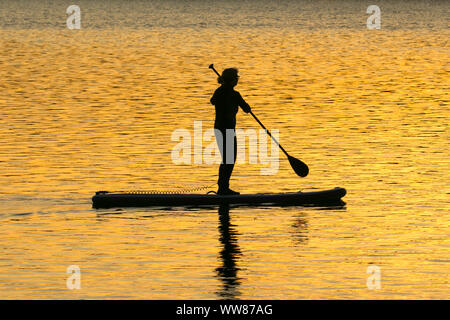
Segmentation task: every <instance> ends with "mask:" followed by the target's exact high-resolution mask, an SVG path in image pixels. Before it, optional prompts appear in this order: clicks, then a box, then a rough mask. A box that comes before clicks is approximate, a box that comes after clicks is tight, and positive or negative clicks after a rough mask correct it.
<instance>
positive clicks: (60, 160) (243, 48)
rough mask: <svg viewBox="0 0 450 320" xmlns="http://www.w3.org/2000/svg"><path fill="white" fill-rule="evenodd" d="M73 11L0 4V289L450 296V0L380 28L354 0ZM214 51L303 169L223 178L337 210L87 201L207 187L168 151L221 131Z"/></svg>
mask: <svg viewBox="0 0 450 320" xmlns="http://www.w3.org/2000/svg"><path fill="white" fill-rule="evenodd" d="M77 4H78V5H79V6H80V7H81V12H82V20H81V21H82V29H81V30H68V29H67V28H66V17H67V15H66V13H65V11H66V8H67V6H68V4H67V2H66V1H45V2H42V1H14V2H13V1H0V79H1V81H0V104H1V108H0V142H1V143H0V165H1V168H2V169H1V175H0V197H1V198H0V201H1V211H0V221H1V223H2V227H1V229H0V239H1V240H0V241H1V249H0V298H3V299H13V298H19V299H24V298H26V299H41V298H44V299H48V298H58V299H78V298H83V299H90V298H101V299H102V298H108V299H109V298H126V299H128V298H135V299H141V298H145V299H173V298H177V299H178V298H181V299H220V298H237V299H263V298H264V299H266V298H273V299H309V298H314V299H316V298H318V299H322V298H327V299H336V298H337V299H342V298H350V299H366V298H370V299H372V298H373V299H386V298H388V299H390V298H400V299H404V298H406V299H410V298H416V299H422V298H431V299H439V298H441V299H442V298H448V296H449V278H450V277H449V274H448V270H449V262H450V257H449V253H450V250H449V249H450V241H449V239H448V235H449V233H450V222H449V209H450V197H449V195H450V183H449V181H450V174H449V165H450V160H449V152H448V145H449V138H450V134H449V129H448V118H449V115H450V112H449V94H448V93H449V91H450V90H449V82H450V81H449V80H450V76H449V72H450V67H449V44H448V39H449V36H450V32H449V28H448V26H449V19H448V16H449V13H450V6H449V4H448V2H445V1H442V2H425V1H417V2H414V1H408V2H407V3H406V2H395V1H389V2H383V1H377V4H378V5H379V6H380V7H381V13H382V17H381V18H382V21H381V22H382V28H381V30H368V29H367V27H366V19H367V17H368V16H369V15H368V14H366V9H367V5H366V4H362V3H361V2H359V1H283V2H282V3H281V4H276V3H275V2H274V3H272V2H269V1H267V2H263V1H258V2H256V1H229V2H214V3H212V2H209V1H208V2H207V1H194V2H192V1H176V2H175V1H160V2H153V1H152V2H151V3H150V2H146V1H95V2H94V1H78V2H77ZM212 62H214V63H215V65H216V66H217V67H218V68H219V69H220V70H221V69H223V68H224V67H229V66H236V67H238V68H239V70H240V75H241V80H240V83H239V85H238V87H237V90H239V91H240V92H241V93H242V95H243V96H244V97H245V99H246V100H247V101H248V102H249V103H250V105H251V106H252V108H253V111H254V113H255V114H256V115H258V117H259V118H260V119H261V121H262V122H263V123H264V124H265V125H266V126H267V127H269V128H271V129H278V130H280V141H281V143H282V145H283V146H284V147H285V148H286V149H287V150H288V152H289V153H291V154H292V155H294V156H297V157H299V158H301V159H302V160H304V161H305V162H306V163H308V164H309V166H310V170H311V172H310V175H309V176H308V177H307V178H304V179H301V178H298V177H296V176H295V174H294V173H293V172H292V170H291V168H290V167H289V164H288V163H287V161H285V160H284V159H281V162H280V167H279V171H278V173H276V174H275V175H271V176H262V175H260V169H261V167H262V166H264V165H263V164H248V163H247V164H239V165H237V166H236V168H235V171H234V174H233V178H232V187H233V188H235V189H237V190H239V191H241V192H245V193H248V192H279V191H296V190H300V189H301V190H310V189H327V188H332V187H335V186H340V187H345V188H346V189H347V190H348V195H347V196H346V197H345V200H346V202H347V205H346V207H344V208H332V209H326V210H324V209H320V208H319V209H318V208H301V207H290V208H278V207H260V208H245V207H238V208H231V209H230V210H229V212H228V211H227V210H225V209H223V208H222V209H220V211H219V208H202V209H185V208H178V209H171V210H169V209H164V208H159V209H152V208H140V209H135V208H134V209H133V208H132V209H129V208H127V209H117V210H116V209H108V210H94V209H92V208H91V197H92V195H93V194H94V192H95V191H97V190H172V189H175V190H177V188H178V189H179V188H194V187H200V186H208V185H212V184H214V183H215V181H216V173H217V166H215V165H207V164H191V165H176V164H174V163H173V162H172V160H171V151H172V149H173V148H174V146H175V145H176V143H177V142H174V141H171V134H172V132H173V131H174V130H176V129H180V128H185V129H188V130H189V131H191V132H193V125H194V120H202V121H203V127H204V129H206V128H209V127H211V126H212V124H213V116H214V115H213V109H212V106H211V105H210V104H209V98H210V96H211V94H212V92H213V91H214V89H215V88H216V85H217V83H216V81H215V77H214V74H212V72H211V71H210V70H209V69H208V68H207V66H208V65H209V64H210V63H212ZM238 126H239V127H240V128H245V129H248V128H253V129H258V125H257V124H256V123H255V121H254V120H252V118H251V117H249V116H248V115H245V114H244V113H242V112H240V113H239V114H238ZM280 156H281V155H280ZM70 265H78V266H79V267H80V269H81V276H82V280H81V289H80V290H69V289H67V287H66V279H67V277H68V276H69V274H67V273H66V270H67V267H68V266H70ZM370 265H376V266H378V267H380V268H381V288H380V289H377V290H369V289H368V288H367V286H366V280H367V277H368V276H369V275H368V274H367V273H366V270H367V267H368V266H370Z"/></svg>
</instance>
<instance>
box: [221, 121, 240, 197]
mask: <svg viewBox="0 0 450 320" xmlns="http://www.w3.org/2000/svg"><path fill="white" fill-rule="evenodd" d="M220 133H221V134H218V132H216V140H217V144H218V146H219V150H220V154H221V155H222V163H221V164H220V167H219V179H218V182H217V184H218V185H219V191H228V190H229V189H230V178H231V174H232V173H233V169H234V163H235V162H236V152H237V139H236V133H235V131H234V130H232V129H231V130H230V129H228V134H227V132H226V130H220ZM220 135H222V137H220ZM220 138H221V139H220ZM220 140H221V141H220ZM220 142H222V143H220ZM230 153H233V154H230ZM227 156H228V158H229V159H227Z"/></svg>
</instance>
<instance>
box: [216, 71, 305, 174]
mask: <svg viewBox="0 0 450 320" xmlns="http://www.w3.org/2000/svg"><path fill="white" fill-rule="evenodd" d="M209 68H210V69H212V70H213V71H214V72H215V73H216V74H217V75H218V76H219V77H220V74H219V73H218V72H217V70H216V69H214V65H213V64H210V65H209ZM250 114H251V115H252V116H253V118H255V120H256V121H257V122H258V123H259V125H260V126H261V127H262V128H263V129H264V130H266V132H267V134H268V135H269V136H270V137H271V138H272V140H273V141H275V143H276V144H277V145H278V146H279V147H280V149H281V151H283V153H284V154H285V155H286V156H287V158H288V160H289V163H290V164H291V167H292V169H293V170H294V171H295V173H296V174H297V175H298V176H300V177H306V176H307V175H308V173H309V168H308V166H307V165H306V164H305V163H304V162H303V161H301V160H299V159H297V158H294V157H292V156H290V155H289V154H288V153H287V152H286V150H284V148H283V147H282V146H281V144H280V143H279V142H278V141H277V140H276V139H275V138H274V137H273V136H272V134H271V133H270V131H269V130H267V129H266V127H265V126H264V125H263V124H262V123H261V121H259V119H258V118H257V117H256V116H255V115H254V114H253V112H252V111H250Z"/></svg>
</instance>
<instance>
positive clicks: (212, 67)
mask: <svg viewBox="0 0 450 320" xmlns="http://www.w3.org/2000/svg"><path fill="white" fill-rule="evenodd" d="M209 68H210V69H212V70H213V71H214V72H215V73H216V74H217V75H218V76H219V77H220V74H219V73H218V72H217V70H216V69H214V66H213V65H212V64H211V65H210V66H209ZM250 114H251V115H252V117H253V118H255V120H256V122H258V123H259V125H260V126H261V127H262V128H263V129H264V130H266V132H267V134H268V135H269V137H271V138H272V140H273V141H275V143H276V144H277V145H278V146H279V147H280V149H281V151H283V153H284V154H285V155H286V156H287V157H290V156H289V154H288V153H287V152H286V150H284V148H283V147H282V146H281V144H280V143H279V142H278V141H277V139H275V138H274V137H273V136H272V134H271V133H270V131H269V130H267V128H266V127H265V126H264V125H263V124H262V122H261V121H259V119H258V118H257V117H256V116H255V115H254V113H253V112H252V111H251V110H250Z"/></svg>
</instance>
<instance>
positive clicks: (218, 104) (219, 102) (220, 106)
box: [211, 85, 250, 129]
mask: <svg viewBox="0 0 450 320" xmlns="http://www.w3.org/2000/svg"><path fill="white" fill-rule="evenodd" d="M211 104H213V105H214V106H215V108H216V120H215V122H214V128H217V129H234V128H235V127H236V113H237V112H238V110H239V107H241V108H242V110H244V112H247V113H248V112H250V106H249V105H248V103H247V102H245V100H244V99H243V98H242V96H241V94H240V93H239V92H237V91H235V90H234V89H233V88H231V87H227V86H224V85H222V86H220V87H219V88H217V89H216V91H215V92H214V94H213V96H212V98H211Z"/></svg>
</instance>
